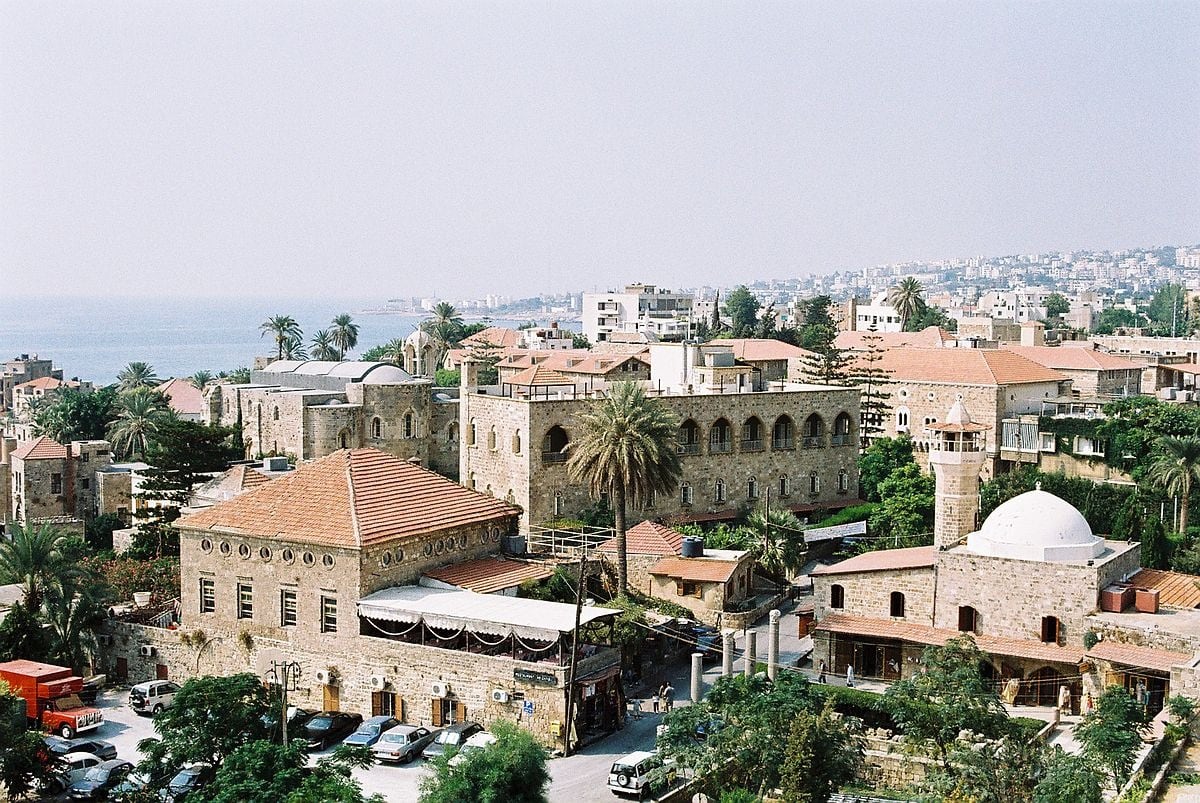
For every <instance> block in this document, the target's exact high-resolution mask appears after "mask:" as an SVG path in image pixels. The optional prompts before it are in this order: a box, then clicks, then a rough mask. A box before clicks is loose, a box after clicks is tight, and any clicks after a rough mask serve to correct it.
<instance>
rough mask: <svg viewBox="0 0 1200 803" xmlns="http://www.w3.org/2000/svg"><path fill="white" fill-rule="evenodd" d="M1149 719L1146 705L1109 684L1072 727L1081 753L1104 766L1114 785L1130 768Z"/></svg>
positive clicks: (1120, 688) (1122, 778) (1126, 775)
mask: <svg viewBox="0 0 1200 803" xmlns="http://www.w3.org/2000/svg"><path fill="white" fill-rule="evenodd" d="M1148 719H1149V718H1148V717H1147V716H1146V709H1145V708H1143V707H1142V704H1141V703H1139V702H1138V701H1137V700H1135V699H1133V696H1132V695H1130V694H1129V692H1127V691H1125V689H1124V688H1122V687H1120V686H1109V687H1108V688H1107V689H1105V690H1104V691H1103V693H1101V695H1100V697H1099V698H1098V699H1097V700H1096V707H1095V708H1093V709H1092V710H1091V711H1089V712H1088V714H1087V715H1086V716H1085V717H1084V718H1083V722H1081V723H1080V724H1079V725H1078V726H1077V727H1076V728H1075V738H1076V739H1078V740H1079V743H1080V744H1082V745H1083V754H1084V755H1085V756H1087V757H1088V758H1090V759H1091V760H1093V761H1095V762H1096V763H1097V764H1098V765H1100V766H1102V767H1104V768H1105V769H1106V770H1107V772H1108V774H1109V777H1110V778H1112V781H1113V785H1114V786H1115V787H1116V788H1117V789H1120V788H1121V784H1122V783H1124V782H1125V779H1126V778H1128V777H1129V771H1130V769H1132V768H1133V759H1134V757H1135V756H1136V755H1137V752H1138V750H1139V749H1140V748H1141V746H1142V735H1143V734H1144V733H1145V732H1146V730H1147V728H1148V727H1149V721H1148Z"/></svg>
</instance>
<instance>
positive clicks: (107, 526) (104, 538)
mask: <svg viewBox="0 0 1200 803" xmlns="http://www.w3.org/2000/svg"><path fill="white" fill-rule="evenodd" d="M124 526H125V523H124V522H123V521H121V517H120V516H118V515H117V514H116V513H103V514H101V515H99V516H97V517H96V518H94V519H92V520H91V521H89V522H88V523H87V524H86V525H84V530H83V538H84V540H85V541H86V542H87V545H88V548H89V549H91V550H93V551H111V550H112V548H113V530H119V529H121V528H122V527H124Z"/></svg>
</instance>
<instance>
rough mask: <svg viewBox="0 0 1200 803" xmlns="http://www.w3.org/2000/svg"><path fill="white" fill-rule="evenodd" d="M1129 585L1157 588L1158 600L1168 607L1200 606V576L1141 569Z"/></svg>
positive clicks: (1130, 579)
mask: <svg viewBox="0 0 1200 803" xmlns="http://www.w3.org/2000/svg"><path fill="white" fill-rule="evenodd" d="M1129 585H1133V586H1138V587H1139V588H1151V589H1157V590H1158V602H1159V604H1160V605H1166V606H1167V607H1169V608H1200V577H1196V576H1194V575H1191V574H1182V573H1181V572H1166V571H1162V570H1160V569H1142V570H1141V571H1139V572H1138V573H1137V574H1135V575H1134V576H1133V577H1130V578H1129Z"/></svg>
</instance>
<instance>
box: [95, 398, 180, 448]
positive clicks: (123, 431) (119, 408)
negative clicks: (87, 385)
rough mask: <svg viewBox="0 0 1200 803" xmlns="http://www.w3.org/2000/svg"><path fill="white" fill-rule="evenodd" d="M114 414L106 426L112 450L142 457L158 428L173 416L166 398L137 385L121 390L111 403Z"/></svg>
mask: <svg viewBox="0 0 1200 803" xmlns="http://www.w3.org/2000/svg"><path fill="white" fill-rule="evenodd" d="M113 410H114V412H115V413H116V417H115V418H114V419H113V421H112V424H111V425H110V426H109V428H108V435H107V437H108V440H109V441H111V442H112V445H113V451H114V452H116V453H117V454H118V455H120V456H122V457H127V458H139V459H141V458H144V457H145V456H146V452H147V450H148V449H149V448H150V444H151V443H152V442H153V441H154V439H155V438H156V437H157V435H158V432H159V429H160V428H161V427H162V426H163V425H164V424H165V423H166V422H167V421H168V420H170V419H171V418H172V415H173V414H172V412H171V408H170V407H169V406H168V405H167V400H166V397H164V396H163V395H162V394H161V393H159V392H158V391H157V390H153V389H151V388H147V387H138V388H134V389H132V390H127V391H124V392H122V393H121V394H120V395H119V396H118V397H117V400H116V402H115V403H114V405H113Z"/></svg>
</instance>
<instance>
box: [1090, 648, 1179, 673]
mask: <svg viewBox="0 0 1200 803" xmlns="http://www.w3.org/2000/svg"><path fill="white" fill-rule="evenodd" d="M1087 654H1088V656H1089V657H1091V658H1099V659H1100V660H1102V661H1111V662H1112V663H1114V664H1123V665H1125V666H1134V667H1137V668H1139V669H1153V670H1156V671H1158V672H1170V671H1171V667H1173V666H1176V665H1178V664H1183V663H1187V662H1188V661H1190V660H1191V659H1192V656H1190V655H1188V654H1187V653H1183V652H1171V651H1170V650H1156V649H1153V648H1151V647H1137V646H1134V645H1133V644H1118V643H1117V642H1115V641H1101V642H1099V643H1097V644H1096V646H1094V647H1092V648H1091V649H1090V650H1088V652H1087Z"/></svg>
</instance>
